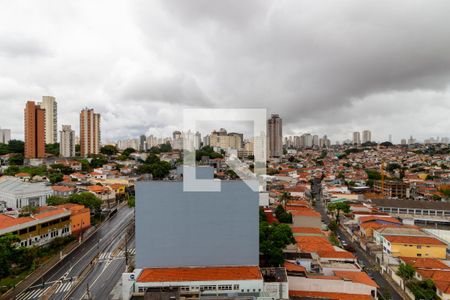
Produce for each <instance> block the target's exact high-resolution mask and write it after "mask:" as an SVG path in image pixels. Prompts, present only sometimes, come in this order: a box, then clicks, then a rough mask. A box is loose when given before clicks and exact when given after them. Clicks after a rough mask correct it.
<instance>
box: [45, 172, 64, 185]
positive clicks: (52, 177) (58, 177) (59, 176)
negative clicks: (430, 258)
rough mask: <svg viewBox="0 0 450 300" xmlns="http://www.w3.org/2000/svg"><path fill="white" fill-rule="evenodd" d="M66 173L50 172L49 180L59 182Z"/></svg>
mask: <svg viewBox="0 0 450 300" xmlns="http://www.w3.org/2000/svg"><path fill="white" fill-rule="evenodd" d="M63 178H64V175H63V174H62V173H50V174H48V180H50V182H51V183H52V184H55V183H58V182H61V181H63Z"/></svg>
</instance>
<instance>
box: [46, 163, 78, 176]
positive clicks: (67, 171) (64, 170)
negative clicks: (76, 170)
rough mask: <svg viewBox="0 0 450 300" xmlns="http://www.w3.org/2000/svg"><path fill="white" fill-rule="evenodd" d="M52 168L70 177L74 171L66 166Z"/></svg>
mask: <svg viewBox="0 0 450 300" xmlns="http://www.w3.org/2000/svg"><path fill="white" fill-rule="evenodd" d="M50 167H51V168H52V169H53V170H57V171H59V172H61V173H63V174H64V175H69V174H72V173H73V169H72V168H71V167H69V166H65V165H63V164H52V165H50Z"/></svg>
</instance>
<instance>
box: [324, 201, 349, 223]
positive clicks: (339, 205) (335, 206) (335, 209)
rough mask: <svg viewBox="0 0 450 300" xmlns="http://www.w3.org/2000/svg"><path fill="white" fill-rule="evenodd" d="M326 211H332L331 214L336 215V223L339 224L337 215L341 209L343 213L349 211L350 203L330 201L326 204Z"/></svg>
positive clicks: (338, 215)
mask: <svg viewBox="0 0 450 300" xmlns="http://www.w3.org/2000/svg"><path fill="white" fill-rule="evenodd" d="M327 208H328V211H330V212H332V213H333V214H335V217H336V223H338V224H339V221H340V219H339V217H340V213H341V211H342V212H343V213H349V212H350V205H348V203H347V202H336V203H330V204H328V206H327Z"/></svg>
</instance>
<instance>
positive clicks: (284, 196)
mask: <svg viewBox="0 0 450 300" xmlns="http://www.w3.org/2000/svg"><path fill="white" fill-rule="evenodd" d="M291 198H292V197H291V193H289V192H286V191H283V192H282V193H281V195H280V196H279V197H278V199H279V200H280V203H281V205H283V207H286V205H287V204H288V202H289V200H291Z"/></svg>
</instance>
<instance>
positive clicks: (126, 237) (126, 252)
mask: <svg viewBox="0 0 450 300" xmlns="http://www.w3.org/2000/svg"><path fill="white" fill-rule="evenodd" d="M125 268H126V270H125V271H127V270H128V230H127V233H126V235H125Z"/></svg>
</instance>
